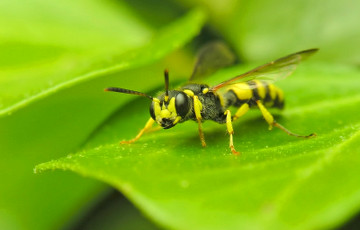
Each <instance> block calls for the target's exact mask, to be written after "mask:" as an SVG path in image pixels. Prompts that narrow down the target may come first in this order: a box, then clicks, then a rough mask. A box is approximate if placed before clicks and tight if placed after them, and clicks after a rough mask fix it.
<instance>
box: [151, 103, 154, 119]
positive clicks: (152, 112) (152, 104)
mask: <svg viewBox="0 0 360 230" xmlns="http://www.w3.org/2000/svg"><path fill="white" fill-rule="evenodd" d="M150 116H151V118H152V119H153V120H155V112H154V102H153V101H152V102H151V105H150Z"/></svg>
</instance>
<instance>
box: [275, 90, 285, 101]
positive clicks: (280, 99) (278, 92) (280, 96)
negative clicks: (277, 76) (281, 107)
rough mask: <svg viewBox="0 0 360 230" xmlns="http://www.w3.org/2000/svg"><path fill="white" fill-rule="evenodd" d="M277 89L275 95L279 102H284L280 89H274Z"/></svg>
mask: <svg viewBox="0 0 360 230" xmlns="http://www.w3.org/2000/svg"><path fill="white" fill-rule="evenodd" d="M276 89H277V95H278V97H279V101H280V102H282V101H283V100H284V93H283V91H282V90H281V89H279V88H276Z"/></svg>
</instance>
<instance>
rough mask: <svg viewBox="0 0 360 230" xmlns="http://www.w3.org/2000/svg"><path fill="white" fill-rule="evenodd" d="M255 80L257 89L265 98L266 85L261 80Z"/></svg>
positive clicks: (261, 96)
mask: <svg viewBox="0 0 360 230" xmlns="http://www.w3.org/2000/svg"><path fill="white" fill-rule="evenodd" d="M254 82H255V84H256V89H257V91H258V94H259V96H260V98H262V99H264V98H265V96H266V89H265V87H264V85H263V84H262V83H261V81H259V80H254Z"/></svg>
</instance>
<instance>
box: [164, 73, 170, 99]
mask: <svg viewBox="0 0 360 230" xmlns="http://www.w3.org/2000/svg"><path fill="white" fill-rule="evenodd" d="M164 76H165V101H167V100H168V99H169V71H168V70H167V69H165V71H164Z"/></svg>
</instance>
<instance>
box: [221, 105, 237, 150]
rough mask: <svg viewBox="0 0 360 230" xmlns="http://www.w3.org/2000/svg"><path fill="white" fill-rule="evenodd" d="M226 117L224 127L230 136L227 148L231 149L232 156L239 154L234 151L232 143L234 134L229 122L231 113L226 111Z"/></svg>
mask: <svg viewBox="0 0 360 230" xmlns="http://www.w3.org/2000/svg"><path fill="white" fill-rule="evenodd" d="M224 114H225V115H226V127H227V131H228V133H229V135H230V143H229V147H230V149H231V152H232V153H233V154H236V155H237V154H239V152H238V151H236V150H235V147H234V142H233V134H234V129H233V127H232V122H231V112H230V110H226V111H225V113H224Z"/></svg>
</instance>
